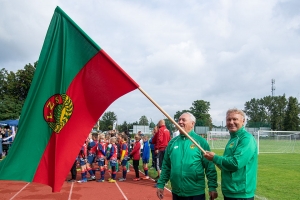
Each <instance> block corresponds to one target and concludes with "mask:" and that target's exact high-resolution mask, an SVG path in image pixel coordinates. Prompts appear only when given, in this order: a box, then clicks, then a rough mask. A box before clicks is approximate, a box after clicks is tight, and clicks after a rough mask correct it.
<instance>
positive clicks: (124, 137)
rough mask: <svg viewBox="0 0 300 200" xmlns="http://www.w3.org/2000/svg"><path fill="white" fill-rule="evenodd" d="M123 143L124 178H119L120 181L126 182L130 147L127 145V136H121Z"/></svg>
mask: <svg viewBox="0 0 300 200" xmlns="http://www.w3.org/2000/svg"><path fill="white" fill-rule="evenodd" d="M120 142H121V156H120V163H121V165H122V169H123V177H122V178H119V181H125V180H126V175H127V168H126V165H127V162H128V145H127V136H126V135H121V137H120Z"/></svg>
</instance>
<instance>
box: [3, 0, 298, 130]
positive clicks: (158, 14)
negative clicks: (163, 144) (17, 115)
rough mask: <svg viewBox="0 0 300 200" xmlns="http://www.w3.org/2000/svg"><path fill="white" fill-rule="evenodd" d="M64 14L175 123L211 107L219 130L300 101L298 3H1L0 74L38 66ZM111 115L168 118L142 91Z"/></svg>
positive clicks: (118, 105) (68, 0)
mask: <svg viewBox="0 0 300 200" xmlns="http://www.w3.org/2000/svg"><path fill="white" fill-rule="evenodd" d="M57 5H58V6H60V7H61V8H62V9H63V10H64V11H65V12H66V13H67V14H68V15H69V16H70V17H71V18H72V19H73V20H74V21H75V22H76V23H77V24H78V25H79V26H80V27H81V28H82V29H83V30H84V31H85V32H86V33H87V34H88V35H89V36H90V37H91V38H92V39H93V40H94V41H95V42H96V43H97V44H99V46H101V47H102V48H103V49H104V50H105V51H106V52H107V53H108V54H109V55H110V56H111V57H112V58H113V59H114V60H115V61H116V62H117V63H118V64H119V65H120V66H121V67H122V68H123V69H124V70H125V71H126V72H127V73H128V74H130V75H131V76H132V78H133V79H134V80H135V81H136V82H138V83H139V85H140V86H141V87H142V88H143V89H144V90H145V91H146V92H147V93H149V95H151V97H152V98H153V99H154V100H155V101H156V102H157V103H158V104H159V105H160V106H161V107H162V108H163V109H165V110H166V111H167V112H168V113H169V114H170V115H171V116H173V115H174V114H175V112H176V111H178V110H183V109H189V108H190V107H191V106H192V103H193V101H195V100H200V99H202V100H205V101H209V102H210V104H211V110H210V114H211V116H212V119H213V122H214V123H215V124H217V125H220V124H221V123H222V121H224V117H225V112H226V110H227V109H228V108H231V107H238V108H243V106H244V103H245V102H246V101H249V100H250V99H251V98H262V97H264V96H267V95H271V79H273V78H274V79H275V80H276V84H275V86H276V91H275V94H276V95H283V94H286V96H287V97H289V96H294V97H298V96H299V92H300V91H299V89H298V86H299V85H300V79H299V75H300V68H299V64H300V59H299V58H300V53H299V52H300V22H299V20H300V13H299V11H298V8H299V1H297V0H289V1H281V0H266V1H260V0H254V1H250V0H246V1H230V0H222V1H196V0H190V1H179V0H174V1H171V0H168V1H155V0H152V1H151V0H150V1H126V2H125V1H121V0H118V1H96V0H92V1H89V2H86V1H73V0H64V1H62V0H56V1H51V2H45V1H33V0H27V1H21V0H16V1H1V6H0V68H6V69H8V70H13V71H16V70H18V69H22V68H23V67H24V65H25V64H27V63H33V62H35V61H37V59H38V56H39V53H40V50H41V47H42V44H43V40H44V37H45V34H46V31H47V28H48V25H49V22H50V20H51V17H52V15H53V12H54V9H55V7H56V6H57ZM108 110H111V111H114V112H116V113H117V115H118V118H119V121H121V122H123V121H124V120H126V121H129V122H133V121H136V120H138V119H139V118H140V117H141V116H142V115H146V116H147V117H149V118H152V119H153V121H157V120H159V119H160V118H163V115H162V114H161V112H160V111H158V109H157V108H155V106H154V105H152V104H151V102H149V100H147V99H146V97H144V96H143V95H142V94H141V93H140V92H139V91H134V92H132V93H129V94H127V95H126V96H124V97H122V98H120V99H118V100H117V101H116V102H114V104H113V105H112V106H111V107H109V108H108Z"/></svg>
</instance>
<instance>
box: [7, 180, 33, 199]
mask: <svg viewBox="0 0 300 200" xmlns="http://www.w3.org/2000/svg"><path fill="white" fill-rule="evenodd" d="M29 184H30V183H27V184H26V185H25V186H24V187H23V188H22V189H21V190H19V192H17V193H16V194H15V195H14V196H13V197H12V198H10V200H12V199H14V198H15V197H16V196H17V195H18V194H20V193H21V192H22V190H24V189H25V188H26V187H27V186H28V185H29Z"/></svg>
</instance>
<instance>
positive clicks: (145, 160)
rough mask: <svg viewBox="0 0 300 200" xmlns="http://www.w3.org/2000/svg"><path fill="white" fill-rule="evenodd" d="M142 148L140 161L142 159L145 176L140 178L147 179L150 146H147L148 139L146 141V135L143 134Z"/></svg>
mask: <svg viewBox="0 0 300 200" xmlns="http://www.w3.org/2000/svg"><path fill="white" fill-rule="evenodd" d="M143 140H144V148H143V156H142V161H143V169H144V172H145V176H144V177H142V179H149V176H148V163H149V159H150V146H149V141H148V136H146V135H145V136H144V138H143Z"/></svg>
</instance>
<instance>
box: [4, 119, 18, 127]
mask: <svg viewBox="0 0 300 200" xmlns="http://www.w3.org/2000/svg"><path fill="white" fill-rule="evenodd" d="M18 124H19V120H18V119H9V120H4V121H0V125H2V126H3V125H4V126H5V125H8V126H18Z"/></svg>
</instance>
